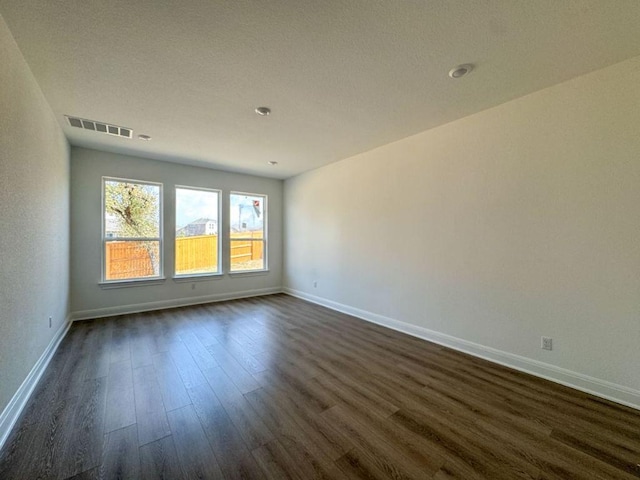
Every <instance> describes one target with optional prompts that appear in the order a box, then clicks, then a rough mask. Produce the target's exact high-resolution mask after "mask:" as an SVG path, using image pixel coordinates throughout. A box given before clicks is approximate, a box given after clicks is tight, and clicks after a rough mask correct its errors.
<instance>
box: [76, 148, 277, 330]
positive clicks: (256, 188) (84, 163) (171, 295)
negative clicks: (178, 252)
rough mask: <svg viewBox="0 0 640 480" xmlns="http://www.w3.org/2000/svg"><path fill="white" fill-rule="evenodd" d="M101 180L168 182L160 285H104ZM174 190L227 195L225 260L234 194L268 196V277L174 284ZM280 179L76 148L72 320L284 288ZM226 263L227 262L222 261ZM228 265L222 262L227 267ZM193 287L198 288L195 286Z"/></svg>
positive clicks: (231, 277)
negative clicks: (210, 190)
mask: <svg viewBox="0 0 640 480" xmlns="http://www.w3.org/2000/svg"><path fill="white" fill-rule="evenodd" d="M102 176H111V177H121V178H131V179H135V180H146V181H151V182H161V183H163V190H164V200H165V203H164V235H165V236H164V238H165V252H166V255H165V258H164V265H165V276H166V277H167V279H166V281H165V282H164V283H163V284H160V285H145V286H136V287H124V288H108V289H106V288H102V287H101V286H100V285H99V282H100V280H101V245H102V243H101V231H102V230H101V228H102V224H101V221H102V211H101V208H102V207H101V188H102ZM176 185H183V186H194V187H208V188H216V189H220V190H222V212H223V221H222V224H221V225H222V229H221V230H222V232H223V254H222V256H223V259H226V257H227V254H225V252H228V241H227V239H226V237H225V236H226V235H227V232H228V227H227V225H228V221H229V216H228V215H227V212H228V209H229V192H230V191H231V190H234V191H241V192H248V193H259V194H266V195H268V219H267V223H268V231H267V236H268V240H267V241H268V249H269V252H268V253H269V260H268V261H269V272H268V273H264V274H240V275H237V274H236V275H229V274H225V275H224V276H222V277H217V278H213V279H211V278H210V279H208V280H201V281H195V282H184V281H183V282H176V281H175V280H173V278H172V274H173V265H174V263H175V262H174V247H173V238H174V236H175V193H174V189H175V186H176ZM282 190H283V182H282V180H274V179H268V178H261V177H254V176H250V175H242V174H236V173H229V172H221V171H216V170H211V169H205V168H198V167H191V166H184V165H178V164H173V163H168V162H161V161H156V160H149V159H144V158H138V157H130V156H125V155H119V154H115V153H107V152H100V151H96V150H89V149H85V148H77V147H73V148H72V150H71V251H72V256H71V309H72V312H73V317H74V318H92V317H95V316H104V315H109V314H114V313H123V312H130V311H138V310H145V309H155V308H162V307H168V306H174V305H186V304H190V303H203V302H205V301H212V300H217V299H223V298H232V297H236V296H242V295H251V294H260V293H270V292H273V291H280V289H281V287H282ZM223 261H225V260H223ZM223 265H224V264H223ZM194 283H195V289H193V288H192V287H193V284H194Z"/></svg>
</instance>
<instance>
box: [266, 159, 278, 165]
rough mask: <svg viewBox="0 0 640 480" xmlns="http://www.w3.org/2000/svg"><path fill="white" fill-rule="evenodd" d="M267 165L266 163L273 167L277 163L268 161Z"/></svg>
mask: <svg viewBox="0 0 640 480" xmlns="http://www.w3.org/2000/svg"><path fill="white" fill-rule="evenodd" d="M267 163H268V164H269V165H271V166H275V165H277V164H278V162H275V161H273V160H270V161H268V162H267Z"/></svg>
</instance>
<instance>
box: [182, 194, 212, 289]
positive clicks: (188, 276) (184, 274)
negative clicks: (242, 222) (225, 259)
mask: <svg viewBox="0 0 640 480" xmlns="http://www.w3.org/2000/svg"><path fill="white" fill-rule="evenodd" d="M179 188H182V189H184V190H201V191H203V192H214V193H217V194H218V270H216V271H215V272H207V273H178V272H176V258H177V256H178V253H177V249H176V244H177V241H178V237H177V235H176V230H175V229H174V232H173V252H174V258H173V278H175V279H181V278H195V277H217V276H220V275H223V271H222V232H223V225H222V190H219V189H217V188H206V187H192V186H189V185H175V187H174V190H173V193H174V201H175V205H174V208H175V218H176V222H177V218H178V195H177V190H178V189H179Z"/></svg>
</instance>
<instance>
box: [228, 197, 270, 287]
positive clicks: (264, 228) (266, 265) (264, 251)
mask: <svg viewBox="0 0 640 480" xmlns="http://www.w3.org/2000/svg"><path fill="white" fill-rule="evenodd" d="M232 195H244V196H247V197H261V198H262V199H264V206H263V207H262V213H263V216H264V219H263V221H262V238H261V239H256V238H242V237H234V238H231V196H232ZM268 200H269V196H268V195H267V194H265V193H249V192H237V191H234V190H232V191H230V192H229V231H228V232H229V233H228V234H229V259H228V260H229V274H230V275H242V274H252V273H253V274H255V273H260V272H267V271H268V270H269V263H268V261H269V248H268V245H269V243H268V239H267V232H268V231H269V229H268V222H269V211H268V206H269V203H268ZM240 220H241V219H240V218H239V219H238V221H240ZM233 241H251V242H262V256H263V262H262V265H263V267H262V268H258V269H254V270H232V269H231V268H232V266H231V244H232V242H233Z"/></svg>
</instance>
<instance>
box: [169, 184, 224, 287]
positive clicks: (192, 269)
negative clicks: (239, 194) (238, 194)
mask: <svg viewBox="0 0 640 480" xmlns="http://www.w3.org/2000/svg"><path fill="white" fill-rule="evenodd" d="M218 200H219V193H218V192H217V191H212V190H198V189H191V188H176V275H192V274H193V275H196V274H203V273H217V272H218V271H219V268H218V265H219V262H218V246H219V242H218V239H219V236H218Z"/></svg>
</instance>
